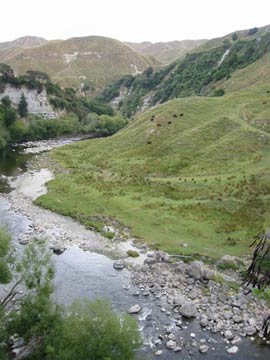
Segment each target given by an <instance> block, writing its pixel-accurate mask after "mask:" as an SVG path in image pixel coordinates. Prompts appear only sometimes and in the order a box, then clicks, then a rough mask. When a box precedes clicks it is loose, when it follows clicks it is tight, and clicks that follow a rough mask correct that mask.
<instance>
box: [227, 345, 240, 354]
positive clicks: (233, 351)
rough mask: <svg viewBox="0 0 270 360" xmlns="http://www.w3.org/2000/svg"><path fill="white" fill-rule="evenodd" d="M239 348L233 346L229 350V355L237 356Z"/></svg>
mask: <svg viewBox="0 0 270 360" xmlns="http://www.w3.org/2000/svg"><path fill="white" fill-rule="evenodd" d="M238 350H239V349H238V346H232V347H230V348H229V349H227V353H228V354H236V353H237V352H238Z"/></svg>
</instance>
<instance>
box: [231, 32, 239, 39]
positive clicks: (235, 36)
mask: <svg viewBox="0 0 270 360" xmlns="http://www.w3.org/2000/svg"><path fill="white" fill-rule="evenodd" d="M232 40H233V41H236V40H238V35H237V33H236V32H234V33H233V34H232Z"/></svg>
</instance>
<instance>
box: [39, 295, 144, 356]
mask: <svg viewBox="0 0 270 360" xmlns="http://www.w3.org/2000/svg"><path fill="white" fill-rule="evenodd" d="M140 344H141V342H140V335H139V332H138V329H137V325H136V321H135V320H134V319H133V318H132V317H131V316H129V315H124V316H121V315H117V314H116V313H115V312H113V311H112V310H111V307H110V305H109V303H108V302H105V301H95V302H90V301H84V302H83V303H80V302H75V303H74V304H73V305H72V306H71V307H70V308H69V309H68V313H67V315H66V316H65V317H64V318H63V322H62V323H61V324H60V326H58V327H56V328H54V329H53V330H52V332H51V335H50V336H49V337H48V339H47V341H46V359H48V360H74V359H76V360H86V359H87V360H131V359H134V350H136V349H137V348H138V347H139V346H140Z"/></svg>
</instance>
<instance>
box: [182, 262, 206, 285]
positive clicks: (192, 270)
mask: <svg viewBox="0 0 270 360" xmlns="http://www.w3.org/2000/svg"><path fill="white" fill-rule="evenodd" d="M186 273H187V274H188V275H189V276H191V277H193V278H194V279H196V280H201V279H202V278H203V273H204V264H203V262H202V261H197V260H195V261H192V262H191V263H190V264H189V266H188V267H187V269H186Z"/></svg>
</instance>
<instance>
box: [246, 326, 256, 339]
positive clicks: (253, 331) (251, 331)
mask: <svg viewBox="0 0 270 360" xmlns="http://www.w3.org/2000/svg"><path fill="white" fill-rule="evenodd" d="M244 332H245V333H246V334H247V335H248V336H252V335H255V334H256V332H257V330H256V328H255V327H254V326H251V325H249V326H245V327H244Z"/></svg>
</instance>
